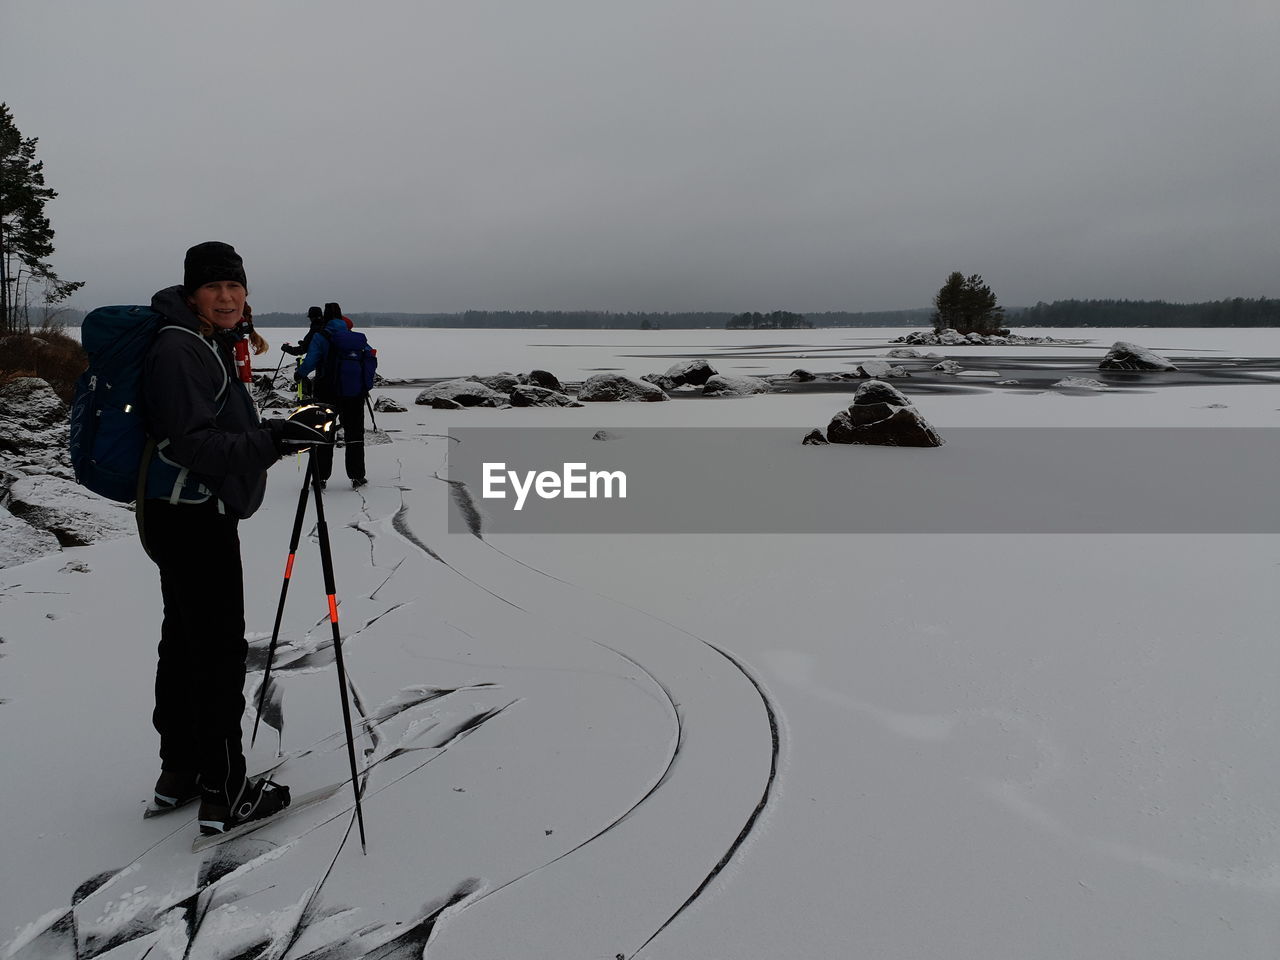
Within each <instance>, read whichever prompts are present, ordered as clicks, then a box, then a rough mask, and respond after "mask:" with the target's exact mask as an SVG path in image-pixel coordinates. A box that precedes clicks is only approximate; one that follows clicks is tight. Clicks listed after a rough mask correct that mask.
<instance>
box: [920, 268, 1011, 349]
mask: <svg viewBox="0 0 1280 960" xmlns="http://www.w3.org/2000/svg"><path fill="white" fill-rule="evenodd" d="M1003 324H1004V307H1002V306H1000V305H999V302H998V301H997V299H996V295H995V293H993V292H992V290H991V288H990V287H989V286H987V285H986V284H985V283H983V282H982V276H981V275H980V274H977V273H975V274H972V275H971V276H968V277H966V276H965V275H964V274H962V273H961V272H960V271H959V270H956V271H955V272H953V273H952V274H951V275H950V276H949V277H947V282H946V283H944V284H943V285H942V289H940V290H939V291H938V293H937V295H936V296H935V297H934V298H933V329H934V330H937V331H939V332H940V331H942V330H946V329H947V328H948V327H950V328H951V329H953V330H955V331H956V332H957V333H962V334H967V333H995V332H997V331H998V330H999V329H1000V328H1001V327H1002V326H1003Z"/></svg>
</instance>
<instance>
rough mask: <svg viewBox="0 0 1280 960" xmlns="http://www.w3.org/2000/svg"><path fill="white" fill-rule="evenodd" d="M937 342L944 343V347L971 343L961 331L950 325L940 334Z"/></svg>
mask: <svg viewBox="0 0 1280 960" xmlns="http://www.w3.org/2000/svg"><path fill="white" fill-rule="evenodd" d="M937 342H938V343H940V344H942V345H943V346H944V347H958V346H961V345H968V343H969V341H968V340H967V339H966V338H965V337H964V336H963V335H962V334H961V333H960V331H958V330H953V329H951V328H950V327H947V329H945V330H943V331H942V332H941V333H939V334H938V340H937Z"/></svg>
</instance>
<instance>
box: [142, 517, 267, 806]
mask: <svg viewBox="0 0 1280 960" xmlns="http://www.w3.org/2000/svg"><path fill="white" fill-rule="evenodd" d="M142 521H143V530H144V533H145V536H146V542H147V549H148V550H149V551H150V553H151V559H152V560H153V561H155V563H156V566H158V567H159V568H160V594H161V596H162V597H163V599H164V620H163V622H162V624H161V626H160V647H159V654H160V656H159V661H158V663H157V665H156V705H155V711H154V713H153V714H152V717H151V720H152V723H153V724H154V726H155V728H156V731H157V732H158V733H159V734H160V766H161V767H162V768H163V769H165V770H175V771H186V772H191V773H198V774H199V775H200V784H201V788H202V790H203V791H204V792H205V793H206V795H207V796H210V797H211V798H221V797H226V799H224V800H222V801H221V802H224V803H225V802H229V801H230V799H231V798H232V797H234V796H235V795H236V794H237V793H238V792H239V790H240V785H241V784H242V783H243V781H244V775H245V762H244V751H243V748H242V745H241V736H242V735H241V731H240V720H241V717H242V716H243V714H244V679H245V657H246V655H247V653H248V644H247V643H246V642H245V636H244V576H243V572H242V569H241V565H240V536H239V533H238V531H237V525H238V523H239V521H238V520H236V518H235V517H232V516H229V515H227V514H222V513H219V512H218V501H217V500H216V499H210V500H209V501H208V502H206V503H202V504H171V503H169V502H168V501H167V500H147V501H146V503H145V504H144V505H143V514H142Z"/></svg>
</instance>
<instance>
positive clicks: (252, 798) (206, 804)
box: [199, 777, 289, 836]
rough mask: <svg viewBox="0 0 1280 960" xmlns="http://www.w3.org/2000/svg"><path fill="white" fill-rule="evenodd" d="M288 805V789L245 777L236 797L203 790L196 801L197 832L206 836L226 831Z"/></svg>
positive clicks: (271, 782)
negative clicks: (229, 797) (199, 798)
mask: <svg viewBox="0 0 1280 960" xmlns="http://www.w3.org/2000/svg"><path fill="white" fill-rule="evenodd" d="M287 806H289V788H288V787H286V786H285V785H284V784H280V783H276V782H274V781H272V780H268V779H267V778H266V777H259V778H258V779H257V780H249V779H246V780H245V781H244V784H243V785H242V786H241V787H240V791H239V793H238V794H237V795H236V798H235V799H234V800H233V801H231V802H230V803H228V802H227V798H226V795H225V794H222V793H221V792H220V791H219V792H217V793H205V794H204V796H203V798H202V799H201V801H200V818H199V819H200V832H201V833H202V834H204V835H206V836H209V835H211V834H215V833H226V832H227V831H228V830H231V829H232V828H234V827H238V826H240V825H241V824H244V823H249V822H250V821H251V820H262V819H264V818H266V817H269V816H271V815H272V814H275V813H279V812H280V811H281V810H283V809H284V808H285V807H287Z"/></svg>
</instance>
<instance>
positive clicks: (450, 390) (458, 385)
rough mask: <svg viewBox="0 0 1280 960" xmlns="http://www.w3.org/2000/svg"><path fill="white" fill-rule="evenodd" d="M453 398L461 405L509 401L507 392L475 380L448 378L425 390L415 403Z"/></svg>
mask: <svg viewBox="0 0 1280 960" xmlns="http://www.w3.org/2000/svg"><path fill="white" fill-rule="evenodd" d="M437 399H439V400H452V401H453V402H454V403H456V404H458V406H461V407H500V406H502V404H504V403H506V402H507V397H506V394H503V393H499V392H498V391H497V390H494V389H492V388H491V387H487V386H485V385H484V384H483V383H477V382H476V381H475V380H466V379H462V380H446V381H444V382H443V383H437V384H436V385H435V386H432V387H427V389H425V390H423V391H422V392H421V393H420V394H418V397H417V399H416V400H414V401H413V402H414V403H417V404H422V405H423V406H434V404H433V403H432V401H434V400H437Z"/></svg>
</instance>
